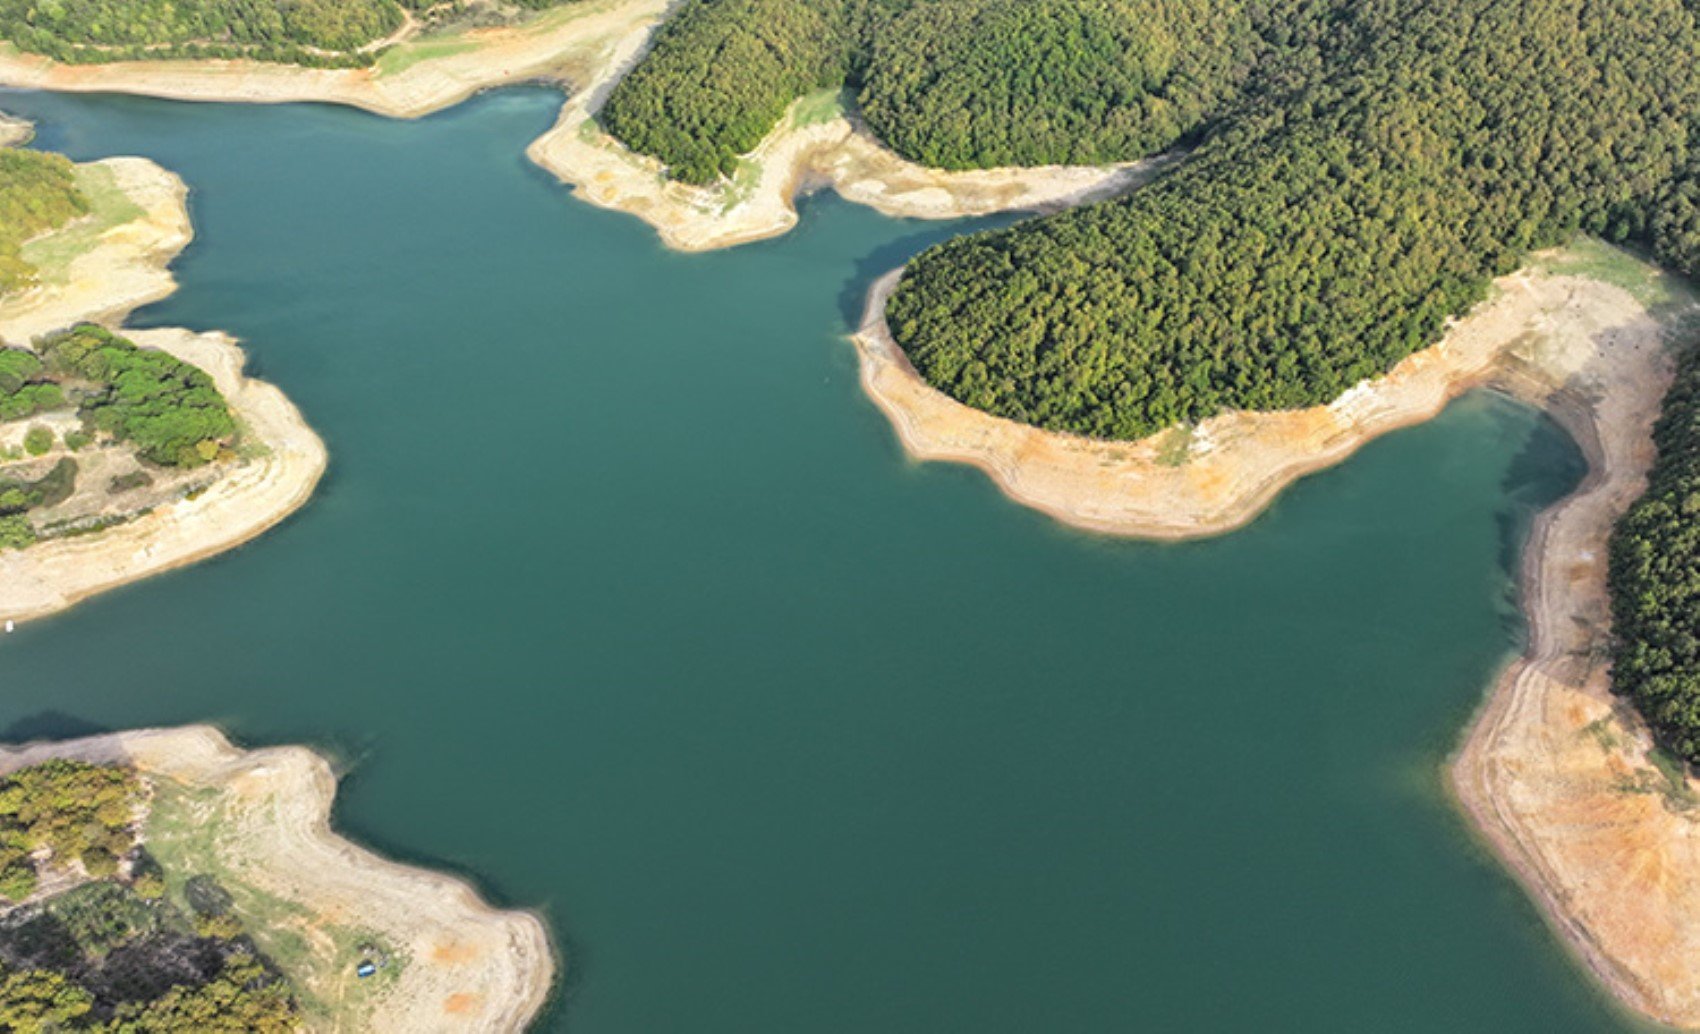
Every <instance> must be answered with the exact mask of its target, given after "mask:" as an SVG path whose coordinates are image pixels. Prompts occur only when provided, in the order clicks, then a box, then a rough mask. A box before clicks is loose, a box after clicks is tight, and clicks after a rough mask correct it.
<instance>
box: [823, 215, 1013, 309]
mask: <svg viewBox="0 0 1700 1034" xmlns="http://www.w3.org/2000/svg"><path fill="white" fill-rule="evenodd" d="M820 196H821V195H820V194H818V193H817V194H811V195H809V196H808V197H805V198H800V199H798V204H797V212H798V214H799V215H800V216H801V217H802V220H803V223H804V224H805V225H807V223H808V221H809V218H810V213H809V208H810V207H811V206H812V205H815V204H819V203H820ZM1019 221H1020V217H1019V216H1013V215H1011V216H999V217H993V218H987V219H976V220H973V221H953V222H943V223H937V224H933V225H928V224H927V223H924V222H921V221H918V220H916V221H910V222H908V223H907V224H906V225H911V226H916V227H924V228H923V229H917V230H916V231H915V232H914V233H909V234H905V235H903V236H902V237H899V238H897V239H896V240H894V241H888V242H886V243H885V244H882V245H880V246H879V247H877V248H875V249H874V250H872V251H870V252H868V253H867V254H866V255H863V256H862V257H861V258H859V259H857V260H856V262H855V265H854V266H853V267H852V269H853V271H852V273H851V274H850V276H849V277H848V278H847V279H846V280H845V281H844V284H843V286H842V287H840V288H839V291H838V311H839V314H840V315H841V316H843V317H844V323H845V325H846V326H849V327H851V328H852V329H854V328H857V327H860V326H861V325H862V310H863V309H865V308H866V307H867V304H868V289H869V288H870V287H872V286H873V283H874V281H875V280H878V279H879V278H880V277H882V276H884V275H886V274H887V273H889V272H891V271H892V270H894V269H896V268H897V267H898V266H901V265H903V264H904V263H906V262H908V261H909V260H910V259H912V258H914V257H915V256H916V255H919V254H920V253H921V252H923V251H926V250H927V249H928V248H931V247H933V246H934V245H937V244H942V243H944V242H945V241H947V240H951V239H952V238H955V237H961V236H964V235H966V234H970V233H979V232H981V231H984V230H995V229H998V228H1000V227H1004V226H1009V225H1011V224H1013V223H1016V222H1019Z"/></svg>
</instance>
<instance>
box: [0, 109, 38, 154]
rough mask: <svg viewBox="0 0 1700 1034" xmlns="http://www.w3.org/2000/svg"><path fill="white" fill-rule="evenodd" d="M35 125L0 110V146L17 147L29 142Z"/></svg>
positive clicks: (33, 133)
mask: <svg viewBox="0 0 1700 1034" xmlns="http://www.w3.org/2000/svg"><path fill="white" fill-rule="evenodd" d="M34 135H35V127H34V126H32V125H30V123H29V122H27V121H25V120H24V119H21V118H13V117H12V116H10V115H8V114H6V113H5V112H3V111H0V147H17V146H20V145H22V144H27V143H29V142H30V137H32V136H34Z"/></svg>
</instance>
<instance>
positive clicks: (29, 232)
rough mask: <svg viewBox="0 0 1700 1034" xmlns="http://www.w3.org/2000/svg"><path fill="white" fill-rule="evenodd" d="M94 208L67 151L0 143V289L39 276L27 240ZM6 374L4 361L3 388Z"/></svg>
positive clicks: (0, 372)
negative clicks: (80, 187) (27, 252)
mask: <svg viewBox="0 0 1700 1034" xmlns="http://www.w3.org/2000/svg"><path fill="white" fill-rule="evenodd" d="M88 210H89V206H88V202H87V201H86V200H85V199H84V198H83V195H82V193H81V192H80V191H78V190H77V184H76V177H75V174H74V172H73V168H72V165H71V163H70V161H69V160H67V159H66V158H65V157H64V156H63V155H57V154H44V153H42V152H40V151H24V150H18V149H16V148H10V147H0V295H5V294H7V293H9V292H12V291H16V290H19V289H20V288H24V287H28V286H29V285H30V284H32V283H33V282H34V281H35V270H34V269H33V268H31V267H30V265H29V263H27V262H25V261H24V259H23V256H22V254H20V249H21V248H22V246H23V244H24V242H25V241H27V240H29V239H30V238H32V237H35V236H37V235H39V234H42V233H45V232H47V231H48V230H52V229H56V228H58V227H60V226H63V225H64V224H66V223H68V222H70V221H71V220H72V219H75V218H77V217H78V216H81V215H86V214H87V213H88ZM5 378H6V373H5V370H4V367H0V388H3V387H4V381H5ZM0 419H7V418H5V417H0Z"/></svg>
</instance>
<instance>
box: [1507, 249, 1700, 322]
mask: <svg viewBox="0 0 1700 1034" xmlns="http://www.w3.org/2000/svg"><path fill="white" fill-rule="evenodd" d="M1534 267H1535V268H1536V269H1539V270H1541V271H1543V272H1546V273H1550V274H1553V275H1555V276H1580V277H1586V278H1588V279H1590V280H1598V281H1600V282H1601V283H1604V284H1611V285H1612V286H1613V287H1621V288H1623V289H1624V290H1625V291H1628V292H1629V293H1630V294H1631V295H1633V296H1634V298H1635V300H1636V301H1638V302H1640V303H1641V304H1642V305H1645V306H1646V307H1647V310H1648V311H1649V312H1651V313H1652V314H1653V315H1655V316H1665V315H1670V314H1672V313H1674V312H1677V311H1680V310H1682V309H1685V308H1688V307H1689V306H1692V305H1694V304H1696V302H1700V296H1697V295H1696V293H1695V287H1694V285H1693V284H1690V283H1689V282H1688V281H1686V280H1684V279H1683V278H1682V277H1680V276H1676V275H1675V274H1672V273H1669V272H1666V271H1665V270H1663V269H1660V268H1659V267H1658V266H1655V265H1653V264H1652V263H1650V262H1648V261H1647V260H1646V259H1644V258H1642V257H1641V256H1639V255H1637V254H1635V253H1634V252H1632V251H1628V250H1626V249H1624V248H1620V247H1617V246H1615V245H1612V244H1607V243H1606V242H1605V241H1602V240H1600V239H1599V238H1597V237H1587V236H1582V237H1578V238H1576V239H1575V240H1574V241H1572V242H1571V243H1570V244H1569V245H1568V246H1566V247H1565V248H1563V249H1562V250H1560V251H1557V252H1555V253H1552V254H1549V255H1543V256H1540V257H1539V258H1537V259H1536V260H1535V262H1534Z"/></svg>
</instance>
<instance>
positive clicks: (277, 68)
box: [0, 0, 675, 119]
mask: <svg viewBox="0 0 1700 1034" xmlns="http://www.w3.org/2000/svg"><path fill="white" fill-rule="evenodd" d="M673 2H675V0H587V2H585V3H582V4H579V5H576V6H575V7H567V8H561V9H558V10H555V11H551V12H547V13H545V14H543V15H540V16H538V17H537V18H535V19H533V20H531V21H529V22H526V23H525V24H522V25H518V26H512V27H506V28H493V29H474V30H471V31H468V32H465V33H461V34H459V35H457V36H451V37H445V38H442V39H433V40H422V41H415V42H414V43H413V44H412V45H414V46H417V47H419V48H420V50H421V52H422V53H423V52H427V51H428V50H429V49H430V48H432V47H436V48H440V49H444V50H447V49H450V48H452V47H460V46H464V47H465V48H466V49H463V50H458V51H454V52H446V53H440V54H434V55H432V56H427V57H422V58H421V59H419V60H417V61H416V62H415V63H412V64H410V65H408V66H407V67H405V68H402V69H401V70H400V71H396V72H392V73H389V74H384V73H383V72H382V71H381V70H380V69H381V66H379V68H354V69H327V68H305V67H302V66H298V65H286V64H276V63H272V62H265V61H252V60H205V61H193V60H172V61H122V62H112V63H108V64H88V65H72V64H60V63H59V62H56V61H53V60H51V59H49V58H46V57H42V56H39V55H33V54H24V53H21V52H19V51H17V50H16V49H15V48H4V49H0V86H9V87H15V88H18V89H31V90H51V91H55V92H60V93H127V94H135V95H138V96H144V97H160V98H164V99H167V100H181V101H222V102H228V103H238V104H287V103H296V102H318V103H324V104H343V105H348V106H350V107H356V108H361V109H363V110H365V111H370V112H372V113H374V114H377V115H383V116H387V117H389V118H404V119H410V118H419V117H421V116H424V115H428V114H430V113H431V112H434V111H440V110H442V109H444V108H448V107H452V106H454V105H456V104H459V103H460V102H461V101H464V100H466V99H467V98H469V97H471V96H472V95H473V94H476V93H478V92H480V91H482V90H487V89H492V88H494V87H498V86H511V85H514V84H517V83H523V82H529V81H534V80H539V79H559V78H562V77H563V76H571V75H574V74H582V73H581V71H580V70H581V69H583V68H584V67H585V66H586V65H587V64H589V65H592V66H594V65H595V64H596V63H597V55H598V54H599V52H600V51H601V50H602V49H603V48H606V47H607V46H609V45H610V44H611V43H612V42H613V41H615V40H617V39H621V38H623V37H625V36H626V35H628V34H629V33H630V32H631V31H633V30H634V29H641V30H642V31H643V32H645V33H647V31H648V29H649V28H651V27H653V25H654V24H655V23H656V22H657V21H658V20H659V19H660V17H661V16H662V15H663V14H665V13H666V11H667V10H668V8H669V7H670V6H671V4H672V3H673Z"/></svg>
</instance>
